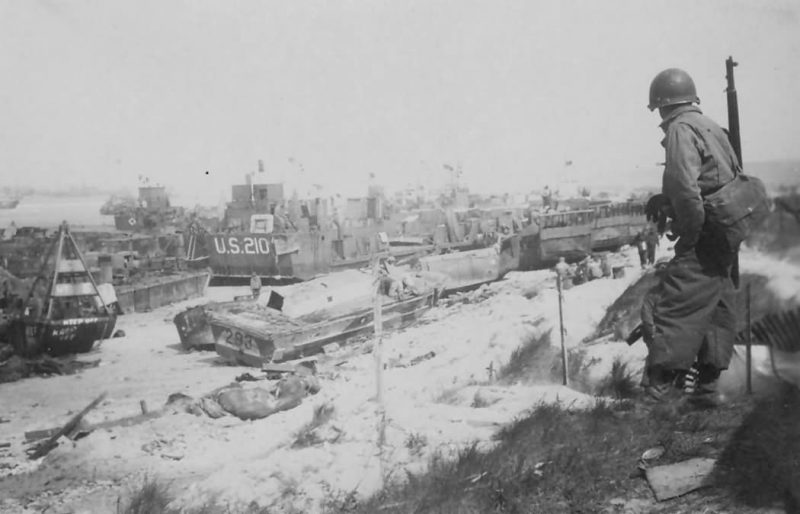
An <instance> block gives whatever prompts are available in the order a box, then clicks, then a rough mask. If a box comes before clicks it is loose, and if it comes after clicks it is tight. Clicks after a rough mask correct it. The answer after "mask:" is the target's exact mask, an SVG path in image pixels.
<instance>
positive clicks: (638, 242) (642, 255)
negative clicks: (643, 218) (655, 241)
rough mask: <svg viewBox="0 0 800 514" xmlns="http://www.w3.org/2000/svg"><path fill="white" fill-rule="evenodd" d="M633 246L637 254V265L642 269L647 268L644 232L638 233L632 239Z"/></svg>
mask: <svg viewBox="0 0 800 514" xmlns="http://www.w3.org/2000/svg"><path fill="white" fill-rule="evenodd" d="M633 244H634V246H636V250H637V251H638V252H639V264H641V266H642V269H645V268H646V267H647V242H646V241H645V236H644V230H641V231H639V232H638V233H637V234H636V237H634V238H633Z"/></svg>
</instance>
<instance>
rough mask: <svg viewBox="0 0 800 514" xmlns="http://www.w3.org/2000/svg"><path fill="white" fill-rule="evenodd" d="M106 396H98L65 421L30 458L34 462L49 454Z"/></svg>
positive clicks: (104, 394)
mask: <svg viewBox="0 0 800 514" xmlns="http://www.w3.org/2000/svg"><path fill="white" fill-rule="evenodd" d="M107 394H108V393H103V394H101V395H100V396H98V397H97V398H95V399H94V400H92V403H90V404H89V405H87V406H86V407H84V409H83V410H82V411H80V412H79V413H77V414H76V415H74V416H73V417H72V418H70V420H69V421H67V423H66V424H65V425H64V426H63V427H61V428H60V429H59V430H58V431H56V433H54V434H53V435H52V436H50V438H49V439H48V440H47V441H45V442H43V443H42V444H40V445H39V446H37V447H36V448H35V449H34V450H33V451H32V452H31V454H30V458H31V459H33V460H35V459H38V458H39V457H44V456H45V455H47V454H48V453H50V450H52V449H53V448H55V447H56V446H58V442H57V441H58V438H59V437H61V436H65V435H67V434H69V433H70V432H72V431H73V430H74V429H76V428H77V427H78V424H79V423H80V422H81V420H82V419H83V417H84V416H85V415H86V414H87V413H88V412H89V411H90V410H92V409H94V408H95V407H97V406H98V405H100V402H102V401H103V400H105V398H106V395H107Z"/></svg>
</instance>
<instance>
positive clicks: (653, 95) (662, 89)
mask: <svg viewBox="0 0 800 514" xmlns="http://www.w3.org/2000/svg"><path fill="white" fill-rule="evenodd" d="M691 102H694V103H698V104H699V103H700V99H699V98H698V97H697V90H696V89H695V87H694V81H693V80H692V77H690V76H689V74H688V73H686V72H685V71H683V70H681V69H678V68H669V69H666V70H664V71H662V72H661V73H659V74H658V75H656V78H654V79H653V82H651V83H650V103H649V104H648V105H647V108H648V109H650V110H651V111H652V110H655V109H658V108H659V107H664V106H666V105H675V104H682V103H691Z"/></svg>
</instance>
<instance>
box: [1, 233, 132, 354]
mask: <svg viewBox="0 0 800 514" xmlns="http://www.w3.org/2000/svg"><path fill="white" fill-rule="evenodd" d="M51 257H54V259H52V261H53V264H52V269H51V268H50V266H49V264H50V261H51ZM48 277H49V278H48ZM116 320H117V317H116V314H115V313H113V312H112V311H111V310H110V309H109V308H108V306H107V305H106V302H105V301H104V299H103V297H102V296H101V294H100V291H99V290H98V287H97V284H96V283H95V281H94V278H93V277H92V275H91V273H90V272H89V268H88V267H87V266H86V262H85V261H84V259H83V256H82V255H81V253H80V251H79V250H78V247H77V245H76V244H75V240H74V239H73V238H72V235H71V234H70V232H69V227H68V226H67V224H66V223H63V224H62V225H61V227H60V228H59V231H58V235H57V237H56V238H55V240H54V241H53V243H52V245H51V249H50V251H49V252H48V253H47V254H46V255H45V257H44V262H43V263H42V268H41V271H40V273H39V276H38V277H37V279H36V280H35V281H34V283H33V287H31V290H30V292H29V294H28V299H27V302H26V307H25V309H24V311H23V312H22V313H20V314H18V315H17V316H16V317H15V318H14V319H12V320H11V322H10V324H9V327H8V338H9V341H10V342H11V344H12V345H13V346H14V350H15V351H16V352H17V353H18V354H20V355H23V356H33V355H36V354H39V353H48V354H50V355H63V354H68V353H85V352H88V351H89V350H91V349H92V346H93V345H94V343H95V342H96V341H97V340H99V339H105V338H108V337H110V336H111V334H112V333H113V331H114V326H115V325H116Z"/></svg>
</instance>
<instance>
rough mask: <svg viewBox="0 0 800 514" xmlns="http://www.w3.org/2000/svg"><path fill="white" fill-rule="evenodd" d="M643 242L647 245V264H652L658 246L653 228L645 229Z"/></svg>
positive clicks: (656, 233)
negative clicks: (645, 233)
mask: <svg viewBox="0 0 800 514" xmlns="http://www.w3.org/2000/svg"><path fill="white" fill-rule="evenodd" d="M644 242H645V245H646V246H647V264H649V265H650V266H652V265H653V264H655V263H656V248H658V232H656V229H655V228H653V227H650V228H648V229H647V235H646V236H644Z"/></svg>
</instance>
